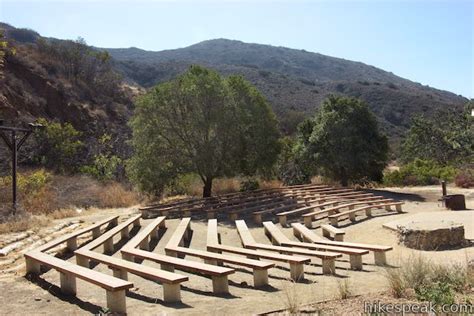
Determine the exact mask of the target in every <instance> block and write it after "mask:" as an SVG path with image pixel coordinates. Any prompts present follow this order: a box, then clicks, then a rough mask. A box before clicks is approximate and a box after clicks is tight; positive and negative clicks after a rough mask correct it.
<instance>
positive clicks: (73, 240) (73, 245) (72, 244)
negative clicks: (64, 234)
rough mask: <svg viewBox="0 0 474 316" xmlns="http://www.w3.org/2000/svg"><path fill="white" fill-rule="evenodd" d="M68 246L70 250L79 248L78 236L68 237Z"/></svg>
mask: <svg viewBox="0 0 474 316" xmlns="http://www.w3.org/2000/svg"><path fill="white" fill-rule="evenodd" d="M66 248H67V249H68V250H69V251H74V250H76V249H77V238H76V237H74V238H71V239H68V240H67V245H66Z"/></svg>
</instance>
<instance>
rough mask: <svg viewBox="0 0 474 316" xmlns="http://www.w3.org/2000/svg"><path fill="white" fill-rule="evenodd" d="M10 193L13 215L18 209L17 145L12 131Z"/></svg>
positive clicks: (14, 133)
mask: <svg viewBox="0 0 474 316" xmlns="http://www.w3.org/2000/svg"><path fill="white" fill-rule="evenodd" d="M12 145H13V146H12V147H13V150H12V187H13V188H12V191H13V214H15V213H16V210H17V207H18V199H17V186H16V185H17V172H16V169H17V165H18V144H17V141H16V132H15V131H12Z"/></svg>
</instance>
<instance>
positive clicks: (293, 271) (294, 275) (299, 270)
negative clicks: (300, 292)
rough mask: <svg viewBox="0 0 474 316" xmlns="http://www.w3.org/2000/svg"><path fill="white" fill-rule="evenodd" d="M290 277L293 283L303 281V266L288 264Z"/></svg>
mask: <svg viewBox="0 0 474 316" xmlns="http://www.w3.org/2000/svg"><path fill="white" fill-rule="evenodd" d="M290 276H291V279H292V280H293V281H295V282H298V281H299V280H302V279H304V266H303V264H301V263H290Z"/></svg>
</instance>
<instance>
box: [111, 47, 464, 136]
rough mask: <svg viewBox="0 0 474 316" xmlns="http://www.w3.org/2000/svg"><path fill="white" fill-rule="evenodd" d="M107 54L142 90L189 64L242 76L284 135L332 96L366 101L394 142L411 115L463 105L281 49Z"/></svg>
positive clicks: (374, 71)
mask: <svg viewBox="0 0 474 316" xmlns="http://www.w3.org/2000/svg"><path fill="white" fill-rule="evenodd" d="M107 51H108V52H109V53H110V54H111V55H112V56H113V57H114V59H115V60H116V61H117V68H118V69H119V70H120V71H121V72H122V73H123V74H124V76H125V77H126V78H127V79H129V80H130V81H132V82H134V83H137V84H139V85H141V86H144V87H150V86H152V85H154V84H156V83H159V82H163V81H166V80H169V79H170V78H173V77H175V76H176V75H177V74H179V73H181V72H183V71H185V70H186V68H187V67H188V66H189V65H190V64H193V63H197V64H202V65H205V66H209V67H211V68H214V69H216V70H218V71H219V72H221V73H223V74H225V75H228V74H234V73H237V74H241V75H243V76H244V77H246V78H247V79H248V80H250V81H251V82H253V83H254V84H255V85H256V86H257V87H258V88H259V89H260V90H261V91H262V92H263V93H264V94H265V95H266V97H267V98H268V99H269V100H270V102H271V104H272V106H273V108H274V110H275V112H276V113H277V115H278V116H279V118H280V121H281V123H282V129H283V130H284V131H286V132H287V133H292V132H293V131H294V130H295V126H296V124H297V123H298V122H300V121H301V120H302V119H303V117H305V116H306V115H308V114H312V113H313V112H314V111H315V109H316V108H317V107H318V106H319V104H320V103H321V101H322V100H323V99H324V98H325V97H326V96H327V95H328V94H330V93H335V94H343V95H348V96H354V97H359V98H362V99H364V100H365V101H367V102H368V104H369V105H370V107H371V109H372V110H373V111H374V112H375V113H376V115H377V116H378V118H379V120H380V122H381V123H382V126H383V127H384V129H385V130H386V132H387V133H388V134H389V135H390V136H391V137H392V139H397V138H399V137H400V136H401V135H402V134H403V133H404V131H405V130H406V129H407V128H408V126H409V123H410V119H411V117H412V116H413V115H415V114H424V115H430V114H431V113H433V112H434V110H435V109H436V108H439V107H457V106H460V105H462V104H464V103H465V102H467V99H465V98H463V97H461V96H458V95H455V94H453V93H450V92H447V91H442V90H438V89H434V88H430V87H428V86H423V85H421V84H419V83H415V82H412V81H410V80H407V79H403V78H401V77H398V76H396V75H394V74H393V73H390V72H386V71H384V70H381V69H378V68H376V67H373V66H369V65H366V64H363V63H360V62H353V61H349V60H345V59H340V58H334V57H329V56H325V55H321V54H317V53H311V52H307V51H305V50H295V49H289V48H284V47H274V46H269V45H259V44H248V43H243V42H240V41H232V40H226V39H217V40H209V41H204V42H201V43H198V44H195V45H192V46H189V47H186V48H181V49H175V50H166V51H160V52H151V51H145V50H141V49H138V48H128V49H107Z"/></svg>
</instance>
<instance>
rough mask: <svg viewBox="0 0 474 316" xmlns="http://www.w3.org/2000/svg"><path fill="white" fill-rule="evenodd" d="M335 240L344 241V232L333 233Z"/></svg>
mask: <svg viewBox="0 0 474 316" xmlns="http://www.w3.org/2000/svg"><path fill="white" fill-rule="evenodd" d="M334 240H335V241H344V234H335V235H334Z"/></svg>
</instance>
